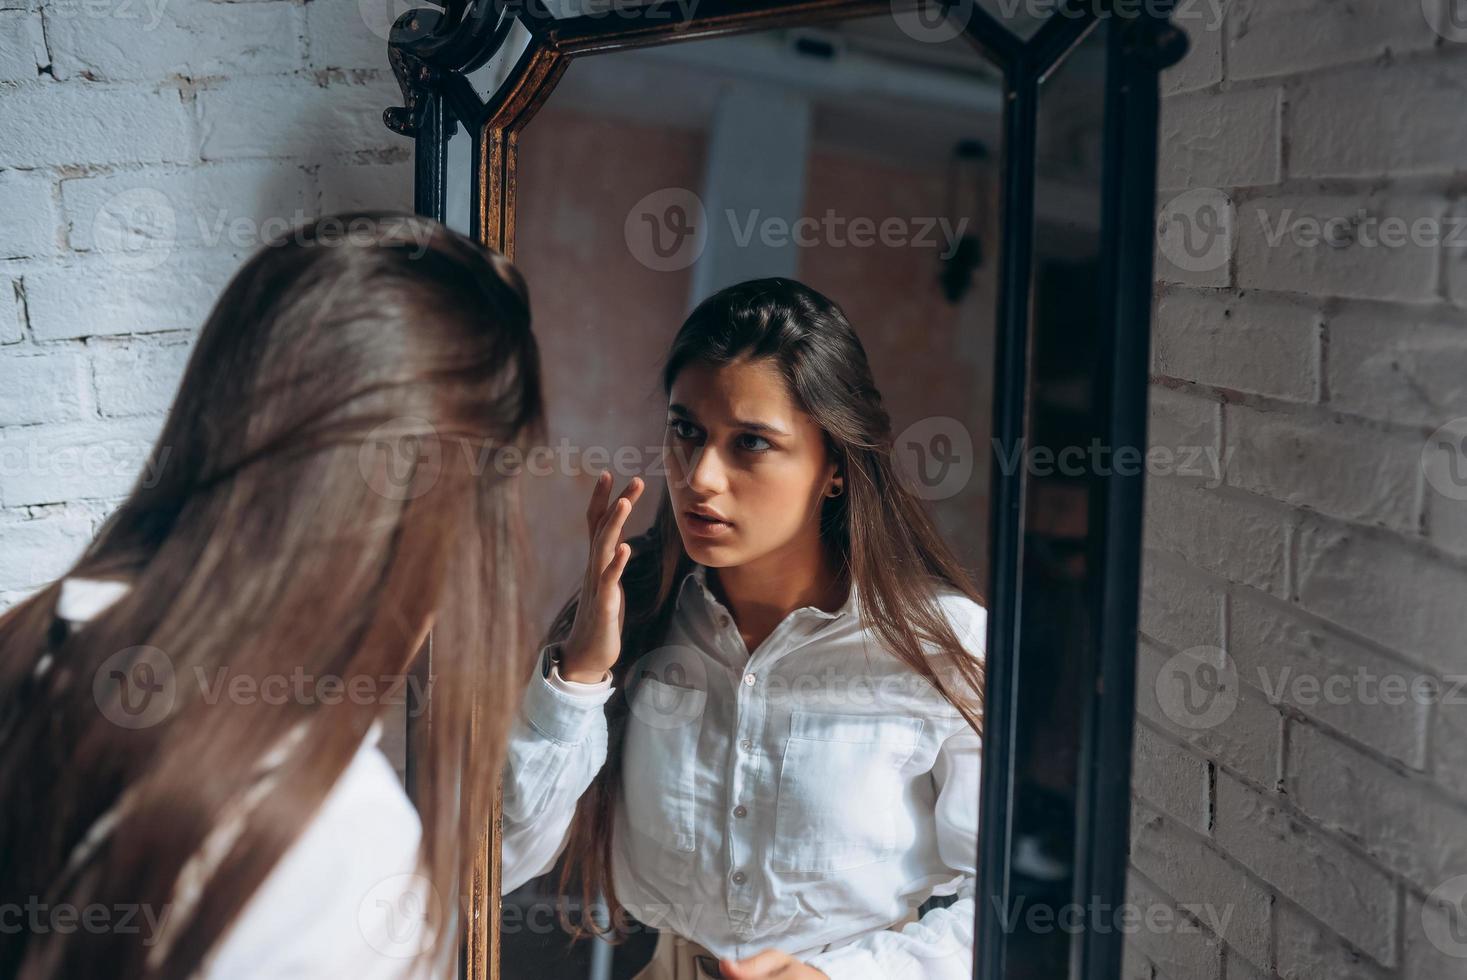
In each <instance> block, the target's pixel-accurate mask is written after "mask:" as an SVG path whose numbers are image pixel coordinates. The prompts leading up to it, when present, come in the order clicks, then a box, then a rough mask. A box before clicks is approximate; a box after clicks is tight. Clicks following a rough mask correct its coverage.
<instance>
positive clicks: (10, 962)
mask: <svg viewBox="0 0 1467 980" xmlns="http://www.w3.org/2000/svg"><path fill="white" fill-rule="evenodd" d="M343 229H345V230H347V231H348V233H347V234H345V235H343V234H341V232H342V230H343ZM543 427H544V422H543V404H542V395H541V378H540V362H539V354H538V351H537V348H536V344H535V340H534V338H533V336H532V335H531V332H530V317H529V301H528V295H527V292H526V288H525V284H524V281H523V280H522V278H521V277H520V275H519V273H518V272H517V271H516V270H515V269H514V267H513V266H512V265H511V264H510V263H509V262H508V260H506V259H505V258H504V257H503V256H501V255H499V254H498V253H496V252H494V251H491V250H489V249H487V248H484V247H482V246H480V245H477V244H475V243H474V242H472V241H470V240H469V239H467V238H465V237H464V236H462V235H459V234H457V233H455V232H453V231H451V230H449V229H448V228H446V227H444V226H443V225H441V224H439V223H438V222H435V221H432V220H430V219H426V218H423V217H418V216H414V215H409V214H399V213H396V212H385V211H370V212H352V213H349V214H344V215H335V216H329V217H326V218H321V219H317V220H315V221H312V222H309V223H307V224H305V225H304V226H302V227H299V228H297V229H295V230H293V231H292V232H290V233H289V234H288V236H287V237H286V238H285V239H283V240H279V241H275V242H272V243H270V244H269V245H266V246H265V247H263V248H261V249H260V250H259V251H258V252H257V253H256V254H255V255H253V256H252V257H251V258H250V259H249V260H248V261H247V262H246V263H245V264H244V265H243V266H242V268H240V270H239V271H238V272H237V273H236V274H235V275H234V277H233V278H232V279H231V281H230V282H229V283H228V285H227V287H226V288H225V289H224V291H223V293H222V295H221V296H220V297H219V299H218V301H217V303H216V304H215V306H214V307H213V310H212V312H211V313H210V314H209V316H208V319H207V321H206V322H205V324H204V326H203V329H202V331H201V333H200V334H199V336H198V338H197V342H196V344H195V347H194V350H193V352H192V354H191V356H190V358H189V361H188V364H187V367H186V369H185V371H184V376H183V379H182V383H181V385H180V387H179V389H178V391H177V395H176V397H175V398H174V401H173V404H172V407H171V409H170V410H169V413H168V416H167V419H166V422H165V423H164V425H163V428H162V432H161V435H160V436H159V438H158V440H157V442H156V445H155V446H154V447H153V449H152V453H151V456H150V459H149V462H148V465H147V468H146V470H145V474H146V475H145V476H144V477H143V478H140V479H139V481H138V483H137V484H136V485H135V486H134V487H133V489H132V491H131V493H130V494H129V495H128V497H127V499H126V500H125V501H124V502H123V503H122V504H121V506H120V507H118V508H117V509H116V510H115V511H114V512H113V513H112V514H111V515H110V516H109V517H108V518H107V520H106V521H105V523H104V524H103V525H102V527H101V528H100V530H99V531H98V533H97V535H96V537H95V539H94V540H93V541H92V542H91V544H90V546H89V547H87V549H86V550H85V552H84V554H83V555H82V556H81V558H80V559H78V560H77V561H76V562H75V563H74V564H73V565H72V566H71V567H70V568H69V569H68V570H67V572H66V576H82V577H88V578H97V579H104V580H106V579H110V580H117V581H123V582H127V583H130V584H131V586H132V587H131V589H130V590H128V591H127V592H126V594H125V595H123V596H122V598H121V599H119V600H118V601H116V602H115V603H113V604H112V605H111V606H110V607H109V608H107V609H105V610H104V611H103V612H102V613H100V614H99V615H98V616H96V617H95V618H94V619H92V620H91V621H90V622H88V623H86V624H85V625H83V626H82V627H81V628H80V629H71V630H68V629H66V628H64V624H63V623H62V622H61V621H60V620H58V619H57V618H56V615H55V614H56V603H57V599H58V596H59V594H60V591H61V589H60V582H59V581H58V582H57V583H53V584H52V585H51V586H49V587H47V588H44V589H41V590H40V591H39V592H38V593H37V594H35V595H34V596H32V597H30V598H29V599H27V600H26V601H24V602H22V603H20V604H19V605H18V606H16V607H15V608H13V609H11V610H9V611H8V612H7V613H6V614H5V615H4V616H3V617H0V745H3V746H4V752H3V754H0V798H3V799H4V800H5V807H6V816H5V819H4V821H3V822H0V868H3V869H4V873H3V875H0V882H3V883H0V903H7V904H8V903H12V902H19V903H22V904H24V903H25V902H26V901H27V900H28V899H29V900H34V901H39V902H43V903H45V904H46V905H47V906H49V907H53V908H54V907H56V906H58V905H62V904H63V903H64V904H66V905H69V906H72V907H75V908H78V909H80V908H85V907H88V906H91V905H94V904H103V905H106V906H107V907H109V908H116V907H118V906H121V905H126V906H129V907H132V908H133V909H135V910H136V909H139V908H141V909H147V908H149V906H151V908H152V909H153V910H155V912H156V913H158V914H162V913H163V912H167V913H168V919H167V921H166V923H165V924H164V926H163V931H162V935H161V937H160V936H149V935H147V930H142V929H140V930H137V931H136V932H126V931H123V930H119V929H108V930H104V931H101V932H97V931H93V930H85V929H81V930H77V931H75V932H73V933H71V934H68V935H64V936H58V935H56V934H55V933H54V932H53V933H49V934H48V933H45V932H41V931H35V932H33V931H29V930H21V931H12V930H8V929H7V930H0V976H5V977H21V978H26V980H39V978H75V977H99V976H109V977H127V978H134V977H148V978H152V977H185V976H189V975H191V974H193V973H194V972H195V971H196V970H197V969H199V968H200V966H201V965H202V964H204V963H205V961H206V958H207V956H208V955H209V953H210V951H211V950H212V949H213V948H215V946H216V944H217V942H218V941H219V940H220V939H221V938H222V937H223V936H224V934H225V932H226V931H227V929H228V927H229V926H230V924H231V923H232V922H233V921H234V920H235V919H236V918H237V916H238V915H239V913H240V911H241V909H242V908H243V907H244V905H245V903H246V902H247V900H248V899H249V898H250V897H251V896H252V895H253V894H254V893H255V892H256V890H257V889H258V888H259V886H260V884H261V883H262V881H263V880H264V879H265V878H266V876H267V874H268V873H269V872H270V871H271V869H272V868H273V867H275V866H276V864H277V862H278V861H279V859H280V858H281V856H282V854H283V853H284V852H285V851H286V849H287V848H288V847H289V846H290V845H291V844H292V843H293V842H294V841H295V840H296V839H297V838H298V837H299V835H300V833H301V832H302V830H303V829H304V828H305V826H306V825H307V824H308V823H309V821H310V820H311V818H312V816H313V815H314V814H315V813H316V811H317V810H318V808H319V807H320V805H321V803H322V801H323V799H324V798H325V797H326V795H327V793H328V791H329V790H330V789H331V788H332V786H333V784H335V783H336V781H337V779H338V777H340V776H341V774H342V773H343V771H344V770H345V769H346V767H347V765H348V763H349V762H350V761H351V759H352V757H353V756H354V755H355V753H356V752H357V751H358V748H359V746H360V744H361V742H362V739H363V737H364V735H365V734H366V733H367V732H368V730H369V728H370V726H371V725H372V723H373V722H374V721H375V720H376V719H378V718H379V717H380V716H381V715H382V713H383V711H384V710H385V708H386V705H387V703H388V702H390V701H393V700H395V698H396V695H394V694H392V684H390V683H389V684H386V685H385V688H384V683H383V682H384V681H391V680H392V679H398V680H400V679H403V678H405V677H406V676H407V674H408V672H409V671H410V670H413V669H416V668H415V660H416V657H415V655H416V653H417V650H416V649H415V646H416V644H417V641H418V640H419V639H420V638H421V637H422V636H423V635H424V633H425V631H426V630H427V628H428V626H429V625H430V624H432V628H433V635H434V638H435V643H434V653H433V661H432V670H433V676H430V677H428V678H427V680H428V684H429V685H430V690H431V692H432V695H433V696H432V702H431V706H432V710H431V725H428V726H422V727H417V728H416V734H415V738H416V739H418V741H416V742H415V744H414V745H413V746H412V751H413V753H414V759H415V765H419V769H418V770H416V771H415V787H414V788H415V790H416V792H415V796H416V801H415V802H416V803H417V805H418V809H419V812H420V814H421V819H422V823H423V837H422V842H421V845H420V848H419V853H418V858H417V861H418V864H417V870H418V872H419V874H420V875H421V876H422V877H423V878H424V879H426V881H427V882H428V883H431V887H430V889H429V890H426V891H425V892H424V893H423V894H424V895H425V896H426V897H427V898H428V899H429V900H431V901H433V903H434V904H433V905H431V906H429V907H428V908H429V910H436V911H437V912H438V913H439V914H438V916H437V918H436V920H433V921H430V922H429V923H428V928H427V930H426V931H425V932H424V934H423V935H424V938H425V941H424V942H423V944H422V947H421V950H418V949H416V948H415V949H414V950H412V952H414V953H416V954H418V958H419V964H418V965H419V966H422V967H427V966H428V965H429V964H430V963H431V962H433V961H436V960H437V958H438V957H439V956H443V955H448V954H451V953H452V952H454V949H455V947H456V943H455V940H456V938H457V928H456V924H461V923H462V922H463V921H465V917H464V912H465V911H466V910H464V909H462V908H461V907H460V906H459V904H458V902H459V899H458V896H460V895H461V894H463V893H465V892H467V891H468V890H469V888H468V886H467V885H466V884H465V883H466V882H468V881H470V880H471V877H470V875H471V870H470V869H471V868H472V861H473V857H474V854H475V853H476V852H477V850H478V848H479V847H480V846H481V845H482V841H483V833H484V827H485V826H486V824H487V822H488V820H489V819H490V815H491V813H492V803H493V792H494V779H495V776H496V774H497V772H498V769H499V766H500V764H501V761H502V758H503V754H504V743H505V740H506V737H507V728H508V720H509V718H510V717H511V716H512V714H513V712H514V710H515V708H516V707H517V705H518V694H519V692H520V691H521V690H522V688H523V679H524V678H525V677H527V676H528V672H529V670H530V664H529V663H528V661H529V659H530V658H529V657H528V656H526V655H522V653H521V651H524V650H526V649H528V648H529V646H530V641H531V640H532V639H533V634H532V633H531V632H530V630H529V628H528V620H527V612H526V606H525V602H526V600H525V597H524V596H523V595H522V593H521V589H522V586H521V583H522V582H523V581H524V576H523V575H522V574H520V571H519V570H520V569H521V568H522V567H523V564H524V561H525V556H526V547H525V534H524V528H523V526H522V518H521V516H520V514H521V512H520V500H519V496H520V492H521V491H520V480H519V479H517V478H516V477H514V476H512V475H511V476H505V475H503V474H501V473H498V472H496V471H495V470H494V469H492V468H489V469H486V468H485V467H483V466H482V465H475V460H476V459H482V458H484V456H483V453H484V451H485V448H486V447H498V446H511V445H513V446H516V447H523V446H527V445H531V444H534V443H536V442H538V441H541V440H543V438H544V428H543ZM64 577H65V576H64ZM148 648H151V649H152V650H153V651H155V654H154V656H155V657H157V656H158V655H159V654H161V656H162V657H163V658H166V659H165V660H164V661H161V662H165V663H166V664H168V665H170V666H171V670H172V675H173V678H174V680H175V682H176V683H175V684H174V690H173V702H172V705H171V707H170V708H169V710H167V711H166V713H164V716H163V717H161V718H160V719H158V720H157V723H156V724H150V725H144V726H140V727H125V726H120V725H118V724H113V723H112V722H111V721H109V717H112V718H115V717H116V715H115V714H112V713H110V712H109V706H110V707H111V708H113V709H115V708H116V707H117V704H116V701H115V697H116V696H119V695H121V694H123V692H112V693H108V692H107V687H108V686H107V685H106V684H103V683H100V682H99V671H110V670H111V669H113V668H119V667H120V668H121V671H122V674H123V676H127V674H128V672H130V671H131V670H133V668H134V667H136V666H137V664H138V662H139V653H138V651H141V650H146V649H148ZM296 670H300V671H302V672H303V673H304V675H305V676H307V677H317V678H322V677H335V678H339V679H340V680H341V682H342V685H343V687H344V688H345V689H347V690H352V686H351V685H352V683H353V681H355V680H357V679H359V678H370V679H371V680H372V681H374V682H377V686H376V687H374V688H373V691H374V692H375V695H374V696H373V697H370V698H359V697H342V698H329V699H328V698H326V697H319V698H318V697H297V698H291V697H285V698H268V699H267V698H264V697H258V698H236V699H233V700H231V698H230V697H229V695H228V693H227V690H228V689H227V688H226V693H225V695H224V696H216V697H212V698H211V697H208V696H206V691H205V689H206V688H207V687H208V686H209V685H208V684H201V683H199V682H198V681H197V680H196V678H197V679H203V678H208V679H210V681H211V683H214V684H217V681H215V680H214V679H215V678H218V677H220V676H226V675H227V676H229V677H231V678H232V677H238V676H248V677H251V678H254V679H256V680H261V679H264V678H267V677H273V676H276V675H282V676H290V675H291V674H292V672H294V671H296ZM221 672H223V673H221ZM106 676H107V675H105V674H103V675H100V680H105V678H106ZM436 677H450V678H452V683H448V684H439V685H436V686H435V685H434V679H435V678H436ZM360 689H362V688H360V687H359V688H358V690H360ZM215 694H216V695H217V694H218V689H217V687H215ZM272 702H274V703H272ZM332 702H334V703H332ZM415 727H416V726H415ZM423 728H426V729H427V734H426V736H424V735H422V734H421V732H422V729H423ZM222 827H228V828H230V829H231V831H232V833H231V834H229V835H225V837H224V840H223V846H222V847H220V848H219V850H218V851H217V852H214V851H212V850H211V849H206V848H205V845H206V843H209V844H210V845H211V848H212V845H213V844H214V843H217V842H218V840H219V838H218V837H217V836H215V833H214V832H216V831H218V830H219V829H220V828H222ZM206 851H208V853H210V854H211V857H210V858H209V859H208V860H206V861H205V862H204V863H203V865H202V867H203V871H204V873H203V874H202V875H197V874H196V872H198V871H199V870H200V864H199V856H200V855H201V854H203V853H205V852H206ZM200 878H202V881H203V887H202V889H199V890H198V891H197V892H191V891H190V890H189V889H187V888H184V887H183V882H185V881H197V880H200ZM189 895H192V896H193V898H192V900H185V898H186V897H187V896H189ZM343 898H344V899H345V900H355V898H360V897H347V896H343ZM138 921H141V918H139V920H138ZM302 927H303V928H304V924H303V925H302Z"/></svg>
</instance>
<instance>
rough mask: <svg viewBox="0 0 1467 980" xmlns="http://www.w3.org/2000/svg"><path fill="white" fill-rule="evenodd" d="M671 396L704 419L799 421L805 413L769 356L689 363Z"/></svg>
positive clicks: (678, 377) (682, 371) (681, 372)
mask: <svg viewBox="0 0 1467 980" xmlns="http://www.w3.org/2000/svg"><path fill="white" fill-rule="evenodd" d="M668 400H669V401H671V402H677V403H678V404H681V405H686V406H687V407H688V408H690V409H691V410H692V411H693V412H694V413H695V414H696V415H697V416H698V418H699V419H700V420H702V421H704V422H715V421H723V420H725V419H756V420H759V421H765V422H788V423H790V424H798V423H799V417H800V416H802V415H803V414H804V413H803V412H801V411H800V410H799V406H798V405H796V404H795V401H794V399H793V398H791V397H790V392H789V387H788V386H787V385H786V384H785V380H784V377H783V376H782V375H781V374H780V373H779V369H778V368H777V367H776V366H775V365H774V363H773V362H772V361H770V360H768V359H761V360H758V361H748V360H741V361H736V362H734V363H732V364H724V365H718V366H714V365H711V364H704V363H694V364H689V365H688V366H687V367H685V368H683V369H682V370H681V371H680V372H678V376H677V380H676V381H674V382H673V385H672V393H671V395H670V396H669V399H668Z"/></svg>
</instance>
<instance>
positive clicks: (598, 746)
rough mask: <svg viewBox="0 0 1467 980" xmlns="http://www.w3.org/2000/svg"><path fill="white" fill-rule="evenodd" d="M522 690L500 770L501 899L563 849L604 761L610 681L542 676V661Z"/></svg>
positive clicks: (546, 867)
mask: <svg viewBox="0 0 1467 980" xmlns="http://www.w3.org/2000/svg"><path fill="white" fill-rule="evenodd" d="M557 645H558V644H550V645H549V646H547V647H545V648H544V649H542V650H541V651H540V658H541V659H540V661H539V662H538V663H539V666H537V668H536V669H535V671H534V676H532V677H531V678H530V683H529V686H528V687H527V688H526V689H525V697H524V702H523V703H522V704H521V706H520V711H519V714H518V715H516V716H515V720H514V723H513V725H512V726H511V727H510V732H509V745H508V752H507V755H506V757H505V766H504V836H503V843H502V848H501V850H500V860H501V861H502V862H503V863H502V866H501V869H500V874H501V885H500V891H501V893H508V892H511V891H513V890H514V889H516V888H518V887H519V886H520V885H522V884H524V883H525V882H527V881H529V880H530V879H531V878H535V877H538V876H540V875H542V874H544V873H545V872H547V871H549V870H550V869H551V868H552V867H553V866H554V865H555V859H556V858H558V857H559V856H560V852H561V851H562V850H564V848H565V844H566V840H567V838H568V836H569V832H570V824H571V818H572V817H573V816H574V815H575V810H576V803H577V801H579V800H580V798H581V795H582V794H583V793H585V792H586V788H587V787H588V786H590V785H591V780H592V779H593V778H595V776H596V773H597V772H599V771H600V770H601V766H602V765H603V764H604V763H605V762H606V711H605V708H604V705H605V704H606V702H607V700H608V699H609V698H610V697H611V695H612V686H611V677H610V675H609V674H608V675H607V676H606V677H604V678H602V680H601V681H600V683H597V684H581V683H578V682H575V681H567V680H565V679H564V678H562V677H560V673H559V671H558V670H552V672H551V676H550V677H546V676H545V675H544V664H545V657H546V656H548V654H549V653H550V651H551V650H552V649H553V648H554V647H556V646H557Z"/></svg>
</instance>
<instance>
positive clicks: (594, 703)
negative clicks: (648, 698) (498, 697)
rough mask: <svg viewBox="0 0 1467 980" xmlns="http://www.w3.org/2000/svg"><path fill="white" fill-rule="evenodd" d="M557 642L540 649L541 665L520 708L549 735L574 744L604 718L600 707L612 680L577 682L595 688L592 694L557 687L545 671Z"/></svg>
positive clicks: (566, 682) (526, 716) (609, 695)
mask: <svg viewBox="0 0 1467 980" xmlns="http://www.w3.org/2000/svg"><path fill="white" fill-rule="evenodd" d="M555 645H556V644H550V645H548V646H546V647H545V648H543V649H542V650H541V651H540V661H539V663H540V668H539V669H537V670H536V671H535V672H534V676H532V677H531V678H530V686H529V688H528V689H526V691H525V700H524V705H523V706H522V708H521V710H522V711H524V713H525V720H526V721H528V722H529V723H530V724H531V725H532V726H533V727H534V728H535V729H536V730H537V731H539V732H540V733H541V734H543V735H545V736H546V737H547V738H550V739H554V740H555V741H557V742H565V743H575V742H579V741H580V740H581V739H582V738H583V737H584V736H585V734H586V731H587V729H588V728H590V726H591V724H592V723H593V722H595V721H596V719H597V718H599V717H601V715H602V711H601V706H602V705H604V704H605V703H606V702H607V701H609V700H610V699H611V692H612V688H611V682H610V681H609V680H607V681H604V682H603V684H604V686H599V687H598V686H597V685H594V684H579V685H577V686H579V687H582V688H586V687H590V688H594V689H595V690H593V691H592V692H590V693H570V692H568V691H566V690H564V689H562V688H560V687H557V686H556V685H555V684H553V683H552V682H551V679H550V678H549V677H547V676H546V675H545V670H544V667H545V664H546V658H547V657H548V656H549V653H550V648H551V647H553V646H555ZM560 683H561V684H564V685H569V684H572V683H574V682H573V681H568V680H565V679H561V681H560Z"/></svg>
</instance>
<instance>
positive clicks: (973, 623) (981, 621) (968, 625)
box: [934, 582, 988, 659]
mask: <svg viewBox="0 0 1467 980" xmlns="http://www.w3.org/2000/svg"><path fill="white" fill-rule="evenodd" d="M934 598H935V601H936V602H937V607H938V609H939V610H940V611H941V612H942V614H943V616H944V618H946V620H947V622H948V625H950V626H951V627H952V630H953V632H954V633H956V634H957V636H958V640H959V642H961V643H962V644H963V648H964V649H965V650H967V651H968V652H969V653H971V654H973V655H974V656H976V657H979V658H980V659H981V658H982V657H983V656H984V655H985V653H986V651H987V649H988V610H987V609H986V608H985V607H984V606H983V605H982V603H979V602H975V601H974V600H973V599H971V598H969V597H968V596H966V595H964V594H963V593H962V592H960V591H958V590H957V589H955V588H953V587H952V586H951V585H948V584H947V583H946V582H937V583H936V585H935V587H934Z"/></svg>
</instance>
